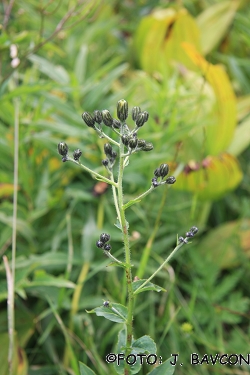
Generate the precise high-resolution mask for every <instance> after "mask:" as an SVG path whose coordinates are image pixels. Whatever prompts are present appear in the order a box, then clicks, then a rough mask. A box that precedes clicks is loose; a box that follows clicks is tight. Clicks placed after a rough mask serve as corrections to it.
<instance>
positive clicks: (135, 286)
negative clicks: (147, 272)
mask: <svg viewBox="0 0 250 375" xmlns="http://www.w3.org/2000/svg"><path fill="white" fill-rule="evenodd" d="M145 281H147V279H141V280H136V281H133V284H132V287H133V292H134V294H139V293H142V292H147V291H148V290H154V291H155V292H166V289H164V288H162V287H160V286H159V285H155V284H153V283H150V282H149V283H147V284H146V285H145V286H144V287H142V288H141V289H140V290H138V292H137V289H138V288H139V287H140V286H141V285H142V284H144V283H145Z"/></svg>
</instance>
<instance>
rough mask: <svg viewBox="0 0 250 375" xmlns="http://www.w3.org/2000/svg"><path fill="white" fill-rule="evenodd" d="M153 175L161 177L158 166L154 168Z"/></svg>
mask: <svg viewBox="0 0 250 375" xmlns="http://www.w3.org/2000/svg"><path fill="white" fill-rule="evenodd" d="M154 175H155V177H161V170H160V168H156V170H155V171H154Z"/></svg>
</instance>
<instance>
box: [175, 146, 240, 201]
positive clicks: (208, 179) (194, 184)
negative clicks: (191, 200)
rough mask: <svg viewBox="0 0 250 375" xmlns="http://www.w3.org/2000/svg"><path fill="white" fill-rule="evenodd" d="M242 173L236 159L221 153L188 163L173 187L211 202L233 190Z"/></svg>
mask: <svg viewBox="0 0 250 375" xmlns="http://www.w3.org/2000/svg"><path fill="white" fill-rule="evenodd" d="M241 179H242V172H241V169H240V166H239V164H238V161H237V159H235V158H234V157H233V156H232V155H230V154H227V153H223V154H221V155H220V156H207V157H206V158H205V159H204V160H203V161H202V162H201V163H200V162H196V161H194V160H192V161H190V162H189V163H188V164H187V165H186V166H185V168H184V170H183V172H182V173H181V174H180V175H179V176H178V178H177V181H176V184H175V185H174V187H175V188H176V189H178V190H185V191H190V192H192V193H194V194H196V196H197V198H199V199H203V200H212V199H216V198H220V197H221V196H222V195H224V194H225V193H226V192H228V191H230V190H233V189H234V188H235V187H236V186H237V185H238V184H239V183H240V181H241Z"/></svg>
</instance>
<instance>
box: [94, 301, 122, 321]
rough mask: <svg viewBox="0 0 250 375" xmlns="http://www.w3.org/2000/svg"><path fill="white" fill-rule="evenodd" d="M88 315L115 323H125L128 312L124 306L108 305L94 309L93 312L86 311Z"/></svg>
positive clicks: (117, 304)
mask: <svg viewBox="0 0 250 375" xmlns="http://www.w3.org/2000/svg"><path fill="white" fill-rule="evenodd" d="M87 312H88V313H89V314H96V315H97V316H103V317H104V318H106V319H108V320H111V321H112V322H115V323H126V320H127V315H128V310H127V308H126V307H125V306H123V305H121V304H119V303H110V305H109V306H107V307H106V306H101V307H96V308H95V309H93V310H90V311H87Z"/></svg>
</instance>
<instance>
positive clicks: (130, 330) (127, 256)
mask: <svg viewBox="0 0 250 375" xmlns="http://www.w3.org/2000/svg"><path fill="white" fill-rule="evenodd" d="M122 128H123V126H121V133H122V130H123V129H122ZM123 153H124V145H123V143H122V141H121V139H120V159H119V174H118V188H117V190H118V204H119V210H120V218H121V229H122V234H123V242H124V250H125V262H126V279H127V291H128V304H127V308H128V316H127V322H126V327H127V337H126V350H125V356H126V357H127V356H128V355H129V354H130V352H131V346H132V336H133V308H134V295H133V289H132V272H131V256H130V245H129V233H128V226H127V222H126V217H125V210H124V208H123V186H122V179H123V170H124V163H123V157H122V156H121V155H123ZM124 374H125V375H129V374H130V367H129V365H128V364H127V363H125V369H124Z"/></svg>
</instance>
